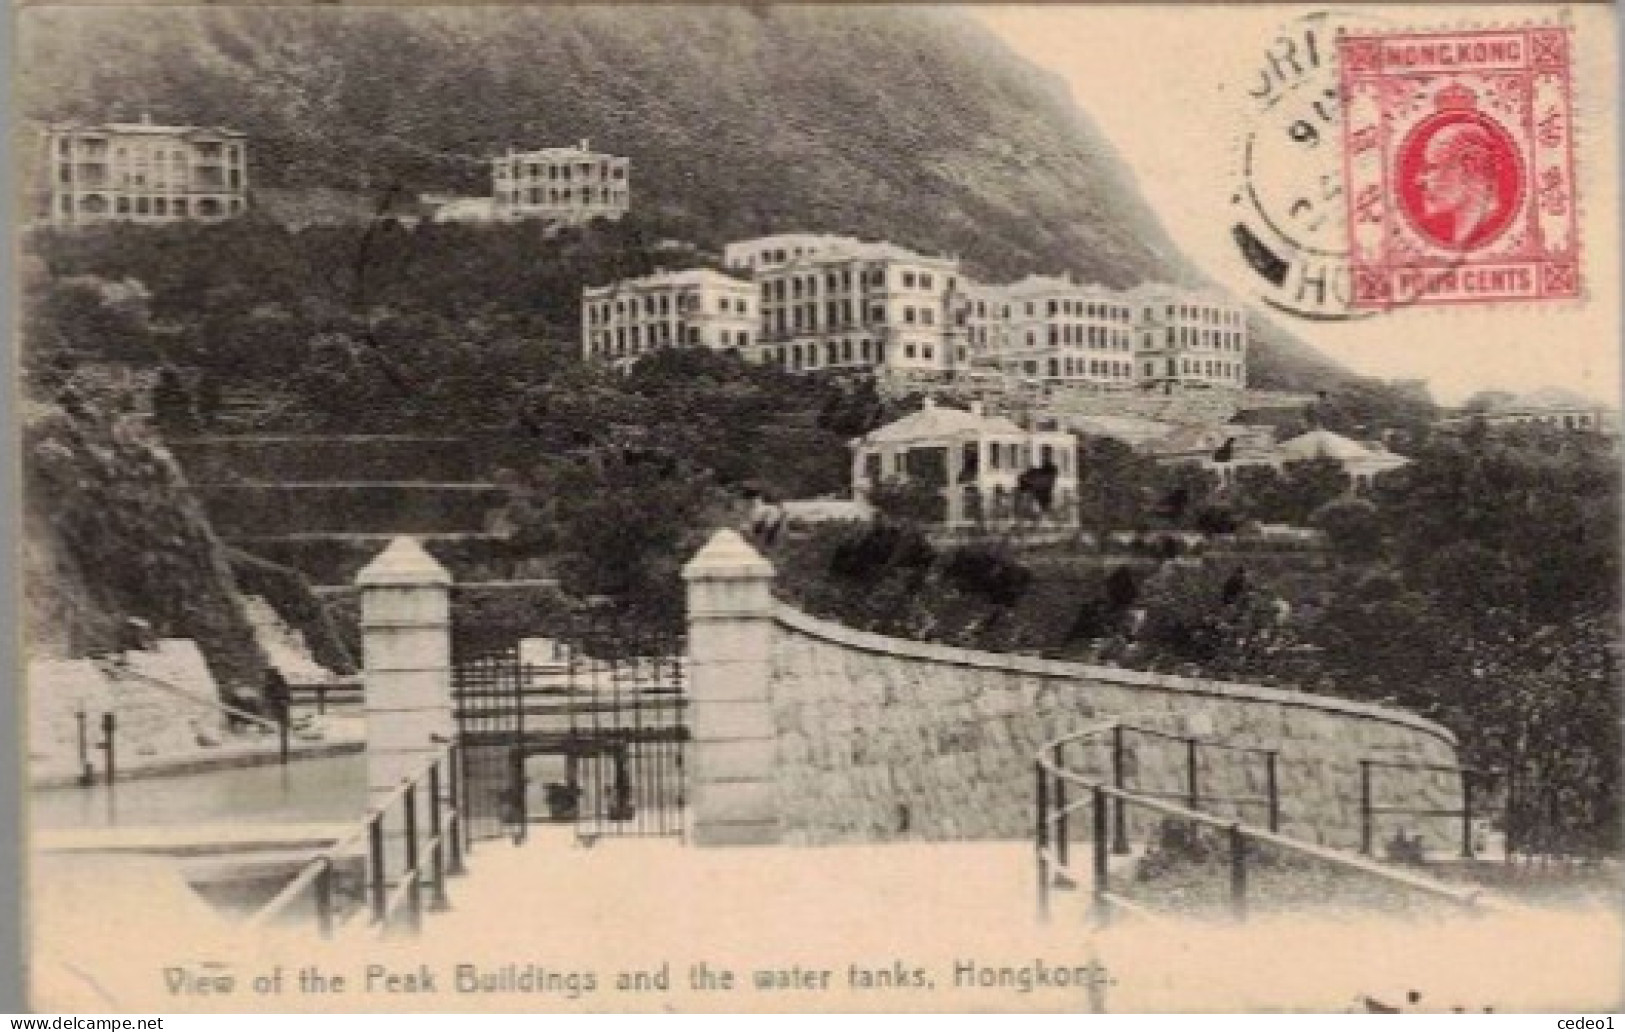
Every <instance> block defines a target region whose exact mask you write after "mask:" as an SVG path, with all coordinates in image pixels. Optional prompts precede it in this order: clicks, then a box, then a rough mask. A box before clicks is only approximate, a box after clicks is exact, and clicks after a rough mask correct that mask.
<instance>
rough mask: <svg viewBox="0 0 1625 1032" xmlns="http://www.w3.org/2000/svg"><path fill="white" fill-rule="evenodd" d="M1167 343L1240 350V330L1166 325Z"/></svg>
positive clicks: (1221, 349)
mask: <svg viewBox="0 0 1625 1032" xmlns="http://www.w3.org/2000/svg"><path fill="white" fill-rule="evenodd" d="M1167 333H1168V343H1169V344H1179V345H1182V346H1184V347H1191V348H1214V349H1216V350H1219V351H1240V350H1242V342H1241V333H1240V331H1234V332H1233V331H1230V330H1198V329H1196V328H1195V327H1193V326H1179V327H1174V326H1170V327H1168V331H1167Z"/></svg>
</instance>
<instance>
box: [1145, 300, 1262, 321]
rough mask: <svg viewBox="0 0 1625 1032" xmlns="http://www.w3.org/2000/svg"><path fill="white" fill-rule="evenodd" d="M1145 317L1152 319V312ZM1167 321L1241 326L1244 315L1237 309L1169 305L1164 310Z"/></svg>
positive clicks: (1147, 312) (1148, 311)
mask: <svg viewBox="0 0 1625 1032" xmlns="http://www.w3.org/2000/svg"><path fill="white" fill-rule="evenodd" d="M1145 316H1146V318H1147V319H1150V318H1151V311H1150V310H1149V309H1147V310H1146V313H1145ZM1163 317H1164V318H1166V319H1181V320H1184V321H1186V322H1200V323H1208V324H1209V325H1212V326H1240V325H1241V323H1242V314H1241V312H1240V310H1238V309H1235V308H1216V307H1214V306H1212V305H1168V306H1166V308H1165V309H1164V310H1163Z"/></svg>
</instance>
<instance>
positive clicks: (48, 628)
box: [22, 403, 265, 691]
mask: <svg viewBox="0 0 1625 1032" xmlns="http://www.w3.org/2000/svg"><path fill="white" fill-rule="evenodd" d="M23 506H24V517H23V549H22V551H23V633H24V641H25V644H26V647H27V649H28V652H29V655H30V656H31V657H35V658H44V657H49V656H55V657H70V656H80V655H84V654H86V653H87V652H93V651H96V650H99V649H106V648H111V647H116V646H117V644H118V639H119V630H120V627H121V625H122V624H123V622H124V621H125V620H126V619H127V618H131V617H136V618H140V619H143V620H145V621H147V622H148V623H149V624H151V625H152V628H153V630H154V631H155V632H156V633H157V634H158V635H159V636H162V637H174V638H191V639H194V640H195V641H196V642H197V643H198V646H199V648H200V649H201V650H202V652H203V655H204V657H205V659H206V660H207V661H208V665H209V671H210V673H211V674H212V675H213V677H214V680H215V682H216V684H218V685H219V686H220V687H221V688H222V690H227V689H229V688H231V687H238V688H242V689H247V690H250V691H254V690H258V688H259V687H260V685H261V684H262V683H263V678H264V671H265V656H264V653H263V652H262V651H261V649H260V647H259V645H258V644H257V643H256V642H255V640H254V634H253V629H252V627H251V626H250V625H249V622H248V619H247V617H246V615H245V613H244V610H243V603H242V599H241V598H240V597H239V595H238V594H237V591H236V588H235V586H234V582H233V580H232V574H231V569H230V566H229V565H228V563H227V559H226V551H225V548H224V546H222V545H221V544H220V542H219V541H218V540H217V539H216V538H215V536H214V533H213V531H211V530H210V529H209V524H208V521H207V520H206V519H205V518H204V515H203V510H202V508H201V507H200V506H199V504H198V502H197V500H196V499H195V498H194V497H193V496H192V493H191V491H190V489H189V488H188V487H187V485H186V481H185V480H184V479H183V478H182V476H181V473H180V470H179V468H178V467H177V466H176V465H175V463H174V461H173V460H172V459H171V458H170V457H169V455H168V453H167V452H166V451H164V450H163V448H162V447H161V446H159V445H158V444H156V443H155V442H154V441H153V440H152V439H151V438H150V437H149V436H148V435H147V433H146V432H145V431H144V430H142V429H141V428H140V426H139V425H138V424H136V423H134V422H131V421H128V420H115V419H110V418H107V417H105V416H103V415H101V414H99V413H97V412H96V411H94V410H92V409H90V408H89V407H88V406H84V405H82V404H76V405H74V406H73V412H71V413H70V412H69V411H67V410H65V409H63V408H61V407H58V406H55V405H41V404H33V403H30V404H28V405H27V408H26V411H25V414H24V424H23Z"/></svg>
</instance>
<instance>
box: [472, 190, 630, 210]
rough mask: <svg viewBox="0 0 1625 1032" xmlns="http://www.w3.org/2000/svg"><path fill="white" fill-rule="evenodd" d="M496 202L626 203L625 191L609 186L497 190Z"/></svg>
mask: <svg viewBox="0 0 1625 1032" xmlns="http://www.w3.org/2000/svg"><path fill="white" fill-rule="evenodd" d="M496 203H497V204H499V205H501V204H514V205H518V204H617V205H625V204H626V191H625V190H614V189H611V188H610V187H607V186H604V187H593V186H583V187H568V186H566V187H563V188H548V189H545V190H544V189H543V188H541V187H539V186H533V187H531V188H530V189H529V190H498V191H497V192H496Z"/></svg>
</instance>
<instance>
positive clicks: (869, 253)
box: [751, 242, 967, 374]
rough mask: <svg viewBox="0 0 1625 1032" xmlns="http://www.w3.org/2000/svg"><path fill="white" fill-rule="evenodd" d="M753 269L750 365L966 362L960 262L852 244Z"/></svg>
mask: <svg viewBox="0 0 1625 1032" xmlns="http://www.w3.org/2000/svg"><path fill="white" fill-rule="evenodd" d="M773 261H774V262H775V264H774V265H772V266H770V267H768V268H765V269H764V268H759V269H758V271H757V272H756V273H755V277H754V278H755V281H756V286H757V291H758V298H759V301H760V309H759V310H760V312H761V329H760V332H759V333H758V335H757V345H756V347H755V348H754V350H753V353H752V356H751V357H752V358H753V359H754V360H755V361H757V362H762V363H768V364H774V365H778V366H781V367H783V368H785V369H788V370H792V371H797V372H801V371H819V370H837V371H839V370H846V371H856V370H872V369H884V370H886V371H888V372H900V373H925V374H935V373H944V372H947V371H949V370H952V369H955V368H957V367H959V366H961V365H963V364H964V363H965V362H966V360H967V355H966V352H965V341H964V334H963V328H962V327H961V326H960V325H958V321H957V318H956V313H958V312H959V311H960V306H961V304H962V300H963V294H962V292H961V283H960V279H961V277H960V272H959V263H958V261H957V260H955V259H952V258H940V257H931V256H927V255H922V254H916V253H914V252H913V251H909V250H907V249H905V248H902V247H898V246H896V245H894V244H887V243H860V242H848V243H844V244H842V245H841V246H831V247H828V248H827V249H823V250H819V251H815V252H811V253H804V254H803V255H802V256H801V257H799V258H787V259H786V260H785V261H784V262H783V263H782V264H779V263H777V259H776V258H775V259H773Z"/></svg>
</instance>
